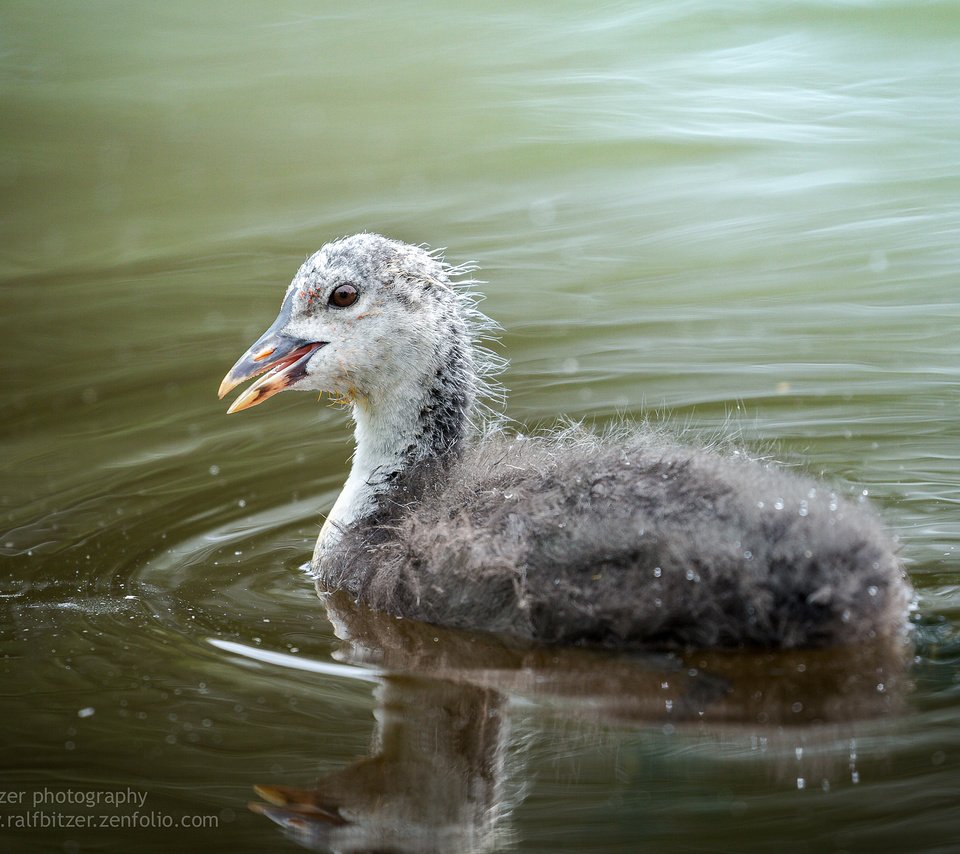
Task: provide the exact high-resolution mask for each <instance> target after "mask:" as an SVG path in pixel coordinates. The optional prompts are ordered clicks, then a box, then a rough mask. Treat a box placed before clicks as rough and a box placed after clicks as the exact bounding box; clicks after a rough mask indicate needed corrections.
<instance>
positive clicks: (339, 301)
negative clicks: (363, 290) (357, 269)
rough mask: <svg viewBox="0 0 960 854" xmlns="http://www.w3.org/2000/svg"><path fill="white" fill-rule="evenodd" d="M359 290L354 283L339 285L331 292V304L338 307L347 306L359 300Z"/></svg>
mask: <svg viewBox="0 0 960 854" xmlns="http://www.w3.org/2000/svg"><path fill="white" fill-rule="evenodd" d="M358 296H359V292H358V291H357V289H356V288H355V287H354V286H353V285H338V286H337V287H335V288H334V289H333V293H332V294H330V305H333V306H336V307H337V308H346V307H347V306H348V305H353V304H354V303H355V302H356V301H357V297H358Z"/></svg>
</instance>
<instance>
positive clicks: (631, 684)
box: [250, 593, 909, 854]
mask: <svg viewBox="0 0 960 854" xmlns="http://www.w3.org/2000/svg"><path fill="white" fill-rule="evenodd" d="M325 603H326V607H327V612H328V616H329V618H330V621H331V623H332V624H333V626H334V629H335V632H336V634H337V636H338V637H339V638H340V640H341V642H342V645H341V647H340V649H339V650H338V652H337V658H338V659H339V660H340V661H341V662H346V663H348V665H354V666H356V665H360V666H362V667H363V673H364V676H363V678H364V680H367V679H370V678H371V676H370V673H371V671H370V669H369V666H370V665H374V666H376V668H377V669H378V671H379V672H381V673H384V672H385V673H384V675H382V676H381V677H380V679H379V684H378V685H377V688H376V690H375V698H376V712H375V715H374V717H375V719H376V724H375V731H374V735H373V737H372V739H371V741H372V746H371V755H369V756H366V757H364V758H361V759H358V760H356V761H354V762H351V763H350V764H347V765H345V766H343V767H341V768H339V769H337V770H335V771H332V772H327V773H325V774H323V776H321V777H320V778H319V779H318V780H317V781H316V782H315V784H314V785H312V786H311V787H310V788H303V787H296V786H290V785H286V784H283V783H279V784H278V783H276V782H273V783H271V784H269V785H261V786H258V787H257V789H256V790H257V794H258V795H260V797H261V798H262V799H263V801H265V802H263V801H256V802H254V803H252V804H251V805H250V807H251V809H253V810H254V811H255V812H257V813H260V814H262V815H265V816H266V817H268V818H270V819H271V820H272V821H274V822H276V823H277V824H278V825H280V826H281V827H282V828H284V830H285V831H286V832H287V833H288V834H289V835H290V836H291V837H292V838H293V839H295V840H296V841H297V842H298V843H299V844H300V845H302V846H304V847H305V848H308V849H311V850H315V851H337V852H342V854H346V852H370V851H396V852H401V851H409V852H418V854H425V852H441V851H444V852H445V851H458V852H459V851H462V852H476V854H479V852H484V851H503V850H511V845H510V842H511V841H512V840H513V839H514V837H515V834H516V833H517V830H518V828H517V827H516V826H515V824H514V821H513V820H512V818H511V816H512V815H513V814H514V813H515V812H516V811H517V810H518V808H519V807H520V805H521V803H522V801H523V799H524V797H525V796H526V795H527V794H529V793H530V790H531V789H532V790H533V791H534V792H536V791H537V783H536V777H537V774H536V773H535V771H536V769H537V767H538V766H537V763H536V760H535V757H536V756H539V757H540V759H541V762H540V768H541V770H542V766H543V764H544V763H543V762H542V759H543V756H544V755H545V754H546V755H549V756H550V757H552V759H551V762H550V763H546V764H548V765H551V764H553V763H554V762H556V763H562V761H563V758H564V757H568V756H571V755H576V756H578V757H579V756H582V752H583V751H584V750H588V751H593V750H594V749H596V748H603V749H600V750H599V751H597V752H598V753H600V754H603V753H607V754H614V755H620V753H621V751H620V749H617V750H610V745H611V741H612V743H614V744H620V743H621V742H620V738H621V736H620V735H618V733H621V732H622V733H623V734H624V735H623V737H625V739H626V742H625V743H626V744H628V745H629V744H634V746H635V741H634V740H633V736H632V735H631V733H632V732H634V731H637V730H639V731H643V732H646V733H647V737H646V738H645V741H648V740H650V739H652V740H653V743H652V744H647V748H646V749H645V750H644V751H643V755H644V757H645V758H647V759H652V758H655V757H656V756H657V755H661V754H665V756H666V758H667V761H668V762H671V763H673V762H674V761H676V762H678V763H682V764H683V768H684V773H683V775H681V776H684V777H686V776H687V775H689V774H691V773H692V774H694V775H696V774H697V773H698V772H697V768H698V767H699V766H698V765H697V763H696V761H695V760H692V758H691V757H692V755H695V754H696V752H697V749H698V747H697V746H698V745H699V746H700V748H701V749H704V750H705V752H706V756H707V757H709V758H708V759H707V761H706V762H705V763H704V766H703V768H701V769H700V773H703V775H704V776H703V779H701V780H698V781H695V782H693V783H690V782H689V781H687V785H690V786H692V788H693V789H695V790H696V791H697V797H698V798H702V797H703V792H704V791H708V790H709V788H710V787H711V786H714V787H715V786H716V785H717V776H716V770H715V769H716V764H717V763H718V762H722V761H724V757H725V758H726V761H732V762H733V763H735V765H734V767H735V768H736V774H737V775H738V776H740V777H743V778H744V779H746V780H750V779H753V780H754V782H753V785H754V786H755V787H756V788H757V791H758V793H761V792H762V795H763V797H769V795H770V785H771V783H773V785H774V786H775V788H776V789H794V788H796V787H797V785H798V784H797V780H798V779H800V780H804V781H809V782H810V785H811V786H817V787H819V786H824V785H825V786H827V787H829V786H839V785H844V784H847V785H849V784H850V782H849V781H850V779H851V774H853V773H856V770H855V769H856V765H855V764H853V762H854V756H852V755H851V752H850V748H849V743H850V739H851V738H852V737H854V736H855V735H856V734H857V733H858V721H862V720H863V721H869V723H868V724H867V731H868V732H871V733H872V734H873V736H874V739H873V740H874V741H875V742H876V743H877V744H878V745H883V744H885V743H886V742H885V741H884V740H883V739H877V738H876V735H877V732H878V727H879V726H881V725H882V721H883V719H885V718H891V719H894V720H895V719H896V716H897V713H898V711H899V710H900V709H901V708H902V705H903V699H904V695H905V692H906V691H907V690H909V683H908V682H907V680H906V679H905V678H904V673H905V668H906V666H907V663H908V660H909V657H908V656H906V655H905V654H904V652H905V650H904V646H903V644H900V643H898V642H896V641H894V640H893V639H886V640H880V641H878V642H876V643H873V644H868V645H863V646H856V647H847V648H843V649H836V650H834V649H821V650H789V651H778V652H769V651H754V652H748V651H737V652H729V651H690V652H687V653H685V654H683V655H678V654H674V653H667V654H664V653H659V652H658V653H651V652H646V653H637V652H628V653H615V652H610V651H598V650H591V649H578V648H558V647H556V646H545V645H542V644H533V643H529V642H525V641H519V640H515V639H513V638H504V637H497V636H494V635H490V634H478V633H473V632H464V631H452V630H446V629H443V628H438V627H436V626H430V625H426V624H424V623H421V622H417V621H415V620H396V619H393V618H392V617H390V616H389V615H387V614H383V613H379V612H376V611H372V610H370V609H367V608H363V607H358V606H356V605H355V604H354V603H353V602H352V601H351V599H350V597H349V596H347V595H345V594H343V593H340V594H333V595H331V596H327V597H325ZM300 658H302V656H297V659H300ZM290 663H291V666H296V663H298V661H297V660H295V659H294V657H291V662H290ZM358 670H359V668H358ZM878 683H879V684H880V685H881V687H883V690H882V691H880V690H878ZM518 701H519V702H518ZM531 701H532V702H531ZM535 708H539V709H540V713H539V714H538V713H536V712H533V711H532V710H533V709H535ZM531 716H533V718H531ZM531 720H535V721H536V723H535V726H534V727H533V728H531ZM659 733H662V734H663V735H662V737H661V736H660V735H656V734H659ZM718 742H719V743H721V744H723V745H724V749H723V751H722V752H721V754H719V755H718V754H717V752H716V744H717V743H718ZM758 744H763V745H764V748H763V750H758V749H757V745H758ZM877 749H878V750H881V749H882V748H881V747H879V746H878V748H877ZM624 752H626V753H629V752H631V751H630V750H625V751H624ZM591 755H595V754H594V753H591ZM531 760H533V761H532V762H531ZM580 764H581V763H580V762H579V761H577V762H576V763H575V765H576V766H577V767H576V770H574V768H573V767H571V768H569V769H567V772H566V773H570V774H574V775H576V776H575V777H574V779H578V780H580V779H581V778H580V776H579V775H580V774H584V775H586V777H587V780H589V779H590V774H591V773H595V772H597V771H598V770H599V772H600V773H601V775H605V774H607V773H612V769H611V770H600V769H603V763H602V761H600V762H599V766H596V767H595V766H594V762H585V763H583V764H584V765H585V766H588V767H589V768H592V769H593V771H590V770H586V768H581V767H580ZM641 764H642V763H641ZM707 769H709V770H707ZM618 773H624V772H623V769H622V768H619V771H618ZM636 773H637V777H636V779H633V780H631V781H630V782H629V783H627V784H626V785H627V787H628V788H633V787H634V786H637V785H642V783H643V779H644V776H643V774H644V772H643V771H642V769H638V770H637V771H636ZM603 779H604V781H605V782H604V783H603V784H602V785H603V786H609V785H610V782H609V780H607V779H606V777H605V776H603ZM584 782H586V781H584ZM658 782H659V784H660V785H661V786H663V785H669V783H667V781H664V780H658ZM598 785H600V784H599V780H598ZM725 785H726V783H724V786H725ZM700 786H703V787H704V788H702V789H701V788H700ZM602 791H607V789H602ZM713 794H714V796H716V797H723V795H722V793H720V792H714V793H713ZM540 795H541V797H542V796H543V795H542V793H540ZM678 797H683V794H682V791H681V792H679V793H678ZM534 799H535V800H536V798H534ZM588 801H589V798H588ZM541 803H542V802H541ZM590 809H591V808H590V806H589V803H579V804H578V810H579V812H578V813H577V816H578V821H581V822H584V821H585V822H589V821H590V820H591V818H592V813H591V811H590ZM554 821H556V819H554Z"/></svg>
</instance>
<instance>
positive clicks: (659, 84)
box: [0, 0, 960, 852]
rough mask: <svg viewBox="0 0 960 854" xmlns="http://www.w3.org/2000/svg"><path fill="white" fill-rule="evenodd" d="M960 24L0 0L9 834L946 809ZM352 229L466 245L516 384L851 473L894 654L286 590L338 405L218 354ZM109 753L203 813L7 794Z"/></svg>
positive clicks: (759, 842) (341, 436)
mask: <svg viewBox="0 0 960 854" xmlns="http://www.w3.org/2000/svg"><path fill="white" fill-rule="evenodd" d="M958 56H960V7H958V6H957V5H956V4H955V3H949V2H941V3H936V2H934V3H922V4H921V3H907V2H903V0H901V2H875V3H866V2H865V3H855V2H842V3H827V2H813V0H805V2H795V3H781V2H757V3H736V2H726V3H724V2H713V3H707V2H703V0H692V1H691V2H687V3H676V2H660V3H619V4H586V3H583V4H572V3H568V4H554V3H533V4H511V3H498V2H487V3H474V4H469V5H467V6H465V7H464V8H459V9H458V8H455V7H454V6H452V5H450V4H442V3H430V2H424V3H420V4H416V5H414V4H390V5H388V4H373V3H359V4H334V3H308V2H296V1H295V0H294V1H293V2H282V3H248V4H231V3H206V4H194V3H184V2H173V3H164V4H149V3H142V2H135V3H114V2H88V3H83V4H77V3H57V2H50V3H45V4H36V3H26V2H12V0H7V2H5V3H4V4H3V6H2V8H0V103H2V124H0V199H2V204H0V234H2V237H0V300H2V302H0V305H2V315H0V324H2V330H0V331H2V339H3V341H4V345H5V346H4V372H3V392H2V400H3V418H2V422H0V431H2V441H3V445H2V459H3V480H2V494H0V501H2V507H0V512H2V515H0V528H2V532H0V553H2V555H3V560H2V566H3V572H2V576H0V597H2V603H3V616H2V646H3V658H2V660H0V673H2V683H0V689H2V690H0V697H2V698H0V712H2V720H3V738H2V740H0V745H2V748H0V758H2V762H0V769H2V772H0V773H2V780H0V797H2V798H4V799H5V803H0V818H2V819H3V824H2V825H0V844H2V847H3V849H4V850H5V851H6V850H8V851H51V850H53V851H59V850H63V851H86V850H97V851H101V850H104V851H118V852H125V851H130V850H137V851H168V850H171V847H172V846H179V847H180V848H183V849H185V850H194V849H196V850H204V851H237V850H240V851H247V850H251V851H252V850H271V851H296V850H300V849H299V847H298V843H297V840H298V839H299V841H300V842H301V843H304V844H309V845H313V846H314V847H316V848H318V849H319V850H327V849H328V848H335V849H336V850H344V851H347V850H370V849H371V848H373V847H375V843H376V842H377V840H378V839H379V840H380V843H381V849H383V848H386V847H390V846H391V845H392V846H394V847H395V848H401V847H406V849H407V850H414V851H421V850H429V849H430V847H431V845H432V847H433V848H434V849H435V850H449V851H469V850H473V851H484V850H489V851H498V850H516V851H525V852H526V851H543V852H552V851H562V850H570V851H604V852H607V851H609V852H618V851H658V852H659V851H669V850H684V851H701V850H710V851H723V852H743V851H756V852H762V851H769V850H780V851H784V852H793V851H797V852H800V851H808V850H810V851H812V850H816V851H871V852H873V851H906V850H910V851H947V850H951V849H953V848H955V847H956V845H957V844H958V838H960V807H958V804H960V730H958V728H957V725H956V721H957V716H958V712H960V666H958V665H960V572H958V570H960V476H958V463H960V426H958V425H960V397H958V380H960V334H958V330H960V63H958V61H957V57H958ZM362 229H367V230H374V231H380V232H383V233H385V234H388V235H391V236H394V237H398V238H401V239H405V240H408V241H411V242H426V243H429V244H431V245H433V246H445V247H447V251H448V257H449V258H450V260H452V261H455V262H460V261H466V260H473V261H476V262H477V263H478V264H479V265H480V266H481V268H482V272H481V277H482V278H483V279H484V280H485V281H486V282H487V283H488V284H486V285H485V286H484V288H483V290H484V292H485V293H486V295H487V300H486V302H485V303H484V308H485V310H486V311H487V312H488V313H489V314H490V315H491V316H492V317H494V318H495V319H496V320H497V321H499V322H500V323H501V324H502V325H503V327H504V328H505V332H504V334H503V336H502V340H501V345H500V347H499V351H500V352H501V353H502V354H503V355H505V356H507V357H509V359H510V367H509V369H508V371H507V372H506V375H505V377H504V382H505V384H506V385H507V387H508V388H509V389H510V391H511V394H510V399H509V403H508V407H507V411H508V413H509V414H510V415H511V416H512V417H513V418H515V419H517V420H518V421H520V422H521V423H523V424H525V425H528V426H530V427H533V426H536V425H542V424H550V423H553V422H554V421H555V420H556V419H557V417H558V416H560V415H561V414H565V415H569V416H571V417H573V418H586V419H589V420H593V421H596V422H597V423H598V424H602V423H605V422H607V421H609V420H610V419H611V418H616V417H619V416H622V415H625V416H627V417H635V416H640V415H642V414H644V413H651V412H654V411H661V412H665V413H667V414H668V417H669V418H670V419H671V420H672V421H673V422H674V423H678V424H681V425H687V424H688V425H690V426H691V427H692V428H694V429H695V430H696V431H699V432H701V433H702V434H705V435H711V434H715V433H716V432H717V431H718V430H719V431H722V432H724V433H737V434H739V435H740V436H741V437H742V438H743V440H744V441H745V442H746V443H747V444H748V445H750V446H752V447H754V448H757V449H761V450H766V451H769V450H770V448H771V447H772V448H773V452H774V453H775V455H776V456H778V457H779V458H780V459H782V460H784V461H785V462H786V463H788V464H796V465H800V466H802V467H804V468H805V469H806V470H808V471H811V472H813V473H814V474H817V475H822V476H823V477H825V478H827V479H828V480H830V481H831V482H832V483H834V484H837V485H839V487H840V488H841V489H844V490H850V491H853V492H856V493H859V492H861V491H863V490H867V491H868V493H869V497H870V500H871V501H872V502H873V504H874V506H875V507H876V508H877V509H878V511H879V512H880V513H881V514H882V515H883V517H884V519H885V520H886V522H887V523H888V525H889V526H890V528H891V529H892V530H893V531H894V532H895V533H896V534H897V535H898V536H899V538H900V540H901V543H902V546H903V554H904V557H905V559H906V561H907V563H908V567H909V570H910V574H911V577H912V579H913V582H914V585H915V587H916V589H917V592H918V612H917V616H916V620H917V649H916V657H915V659H914V660H913V661H912V662H908V663H907V669H906V670H905V671H903V670H902V669H901V667H900V664H899V663H898V662H896V661H889V660H885V659H883V658H879V659H878V657H877V655H875V654H873V653H872V652H871V651H857V652H856V653H851V654H849V655H848V656H840V657H836V656H831V655H813V654H809V655H801V656H793V657H768V656H763V655H740V656H719V657H716V656H706V657H705V656H701V655H699V654H692V655H691V656H688V657H687V658H685V659H684V660H679V659H676V658H664V657H657V656H653V657H636V656H634V657H628V658H624V657H620V656H615V655H612V654H590V653H586V652H561V651H557V652H556V653H554V652H553V651H538V650H518V649H513V648H511V647H509V646H504V645H502V644H500V643H499V642H495V641H492V640H490V639H485V638H474V637H464V636H462V635H458V634H456V633H446V632H441V631H439V630H433V629H430V628H426V629H424V628H423V627H418V626H413V625H410V626H397V625H395V624H393V623H390V622H383V621H378V620H377V619H376V618H375V617H373V616H372V615H364V614H357V613H352V612H351V611H350V609H349V607H348V606H346V605H343V604H342V603H340V604H334V603H331V604H330V606H329V607H330V611H329V614H328V611H327V608H325V607H324V604H323V603H321V602H320V601H318V599H317V597H316V595H315V593H314V591H313V588H312V584H311V582H310V580H309V579H308V578H307V577H306V576H305V575H304V574H303V573H302V572H301V571H300V570H299V568H298V567H299V566H300V565H301V564H302V563H303V562H304V561H305V560H307V559H308V557H309V553H310V550H311V548H312V544H313V540H314V539H315V536H316V533H317V531H318V529H319V524H320V514H321V513H322V512H324V511H325V510H326V509H328V508H329V507H330V505H331V503H332V501H333V499H334V497H335V495H336V491H337V489H338V488H339V485H340V484H341V483H342V480H343V478H344V476H345V472H346V466H347V459H348V456H349V452H350V446H349V430H348V425H347V422H346V419H345V416H344V414H343V413H342V412H340V411H338V410H336V409H333V408H329V407H327V406H326V405H319V406H318V405H317V403H316V401H315V400H314V399H313V398H312V397H310V396H309V395H296V394H287V395H282V396H280V397H279V398H277V399H274V400H271V401H269V403H267V404H265V405H264V406H262V407H258V408H257V409H256V410H253V411H251V412H247V413H242V414H239V415H235V416H230V417H229V418H228V417H226V416H225V414H224V412H225V409H226V406H225V404H224V403H221V402H218V401H217V399H216V388H217V385H218V384H219V382H220V379H221V378H222V376H223V374H224V373H225V372H226V370H227V369H228V368H229V367H230V365H231V364H232V363H233V362H234V360H235V359H236V358H237V356H239V355H240V353H242V352H243V351H244V350H245V349H246V347H247V346H248V345H249V344H250V343H251V342H252V341H253V340H254V339H255V337H256V336H257V335H259V334H260V332H262V331H263V329H264V328H265V327H266V326H267V325H268V324H269V323H270V322H271V321H272V319H273V317H274V315H275V312H276V309H277V307H278V305H279V301H280V297H281V295H282V292H283V289H284V287H285V286H286V284H287V283H288V282H289V279H290V277H291V276H292V274H293V273H294V271H295V270H296V268H297V266H298V265H299V263H300V262H301V261H302V260H303V258H304V257H305V256H306V255H307V254H309V253H310V252H312V251H313V250H315V249H316V248H317V247H318V246H319V245H320V244H321V243H323V242H324V241H326V240H329V239H332V238H335V237H338V236H341V235H343V234H347V233H352V232H354V231H358V230H362ZM335 629H336V630H335ZM878 668H879V669H878ZM664 685H667V687H666V688H664V687H663V686H664ZM375 755H377V756H379V759H376V760H373V761H372V764H371V763H370V762H367V763H361V764H360V765H356V764H354V763H355V762H356V760H357V757H363V756H375ZM370 768H376V769H379V770H378V773H379V774H380V776H379V777H377V779H376V780H374V781H371V780H370V779H368V777H369V775H370V773H371V772H370ZM331 775H333V776H332V777H331ZM338 775H339V776H338ZM364 775H367V776H366V777H365V776H364ZM374 776H376V775H374ZM331 780H334V781H336V785H334V783H331ZM318 781H319V783H318ZM255 784H264V785H268V786H275V787H276V786H292V787H297V788H300V789H305V790H315V789H319V790H324V791H326V792H327V797H328V798H329V797H333V796H332V795H330V794H329V791H330V787H331V786H333V788H334V789H337V793H338V796H339V797H340V798H341V800H342V802H343V803H347V802H349V803H350V804H352V806H351V809H352V810H353V812H351V813H350V815H351V816H352V819H353V823H352V824H351V825H347V826H346V827H347V830H344V829H343V827H342V826H339V827H338V826H333V827H332V829H331V825H329V824H326V823H324V822H322V821H316V820H314V821H306V822H304V821H301V822H300V823H299V824H290V823H289V821H288V819H289V816H286V815H283V814H278V813H274V814H272V815H263V814H259V813H257V812H254V811H251V810H249V809H248V808H247V802H248V801H255V802H261V803H263V802H262V801H261V799H260V798H259V797H258V796H257V795H256V794H255V793H254V791H253V789H252V786H254V785H255ZM337 787H339V788H337ZM127 789H132V790H134V791H135V792H136V793H137V794H138V796H140V797H142V800H143V807H142V808H141V812H144V813H150V812H155V813H161V814H163V815H165V816H167V817H171V818H172V819H173V820H176V821H177V822H180V821H181V819H183V818H190V817H196V816H199V817H204V816H212V817H215V819H216V824H217V826H216V827H215V828H211V827H206V828H197V827H189V828H185V827H176V828H156V827H154V828H150V827H141V826H135V827H126V828H124V827H112V828H111V827H91V828H77V827H59V828H54V827H50V826H47V827H43V826H37V825H36V823H37V822H42V821H43V819H42V818H36V817H35V819H34V821H35V824H34V826H30V827H24V826H20V827H16V826H14V825H13V824H11V821H14V820H15V819H16V817H17V816H20V817H21V818H22V817H23V815H24V814H25V813H27V812H30V807H31V804H32V802H33V800H34V799H36V798H41V799H42V797H44V796H45V793H50V798H54V797H55V796H56V795H57V793H60V794H61V797H65V796H66V794H69V793H94V792H100V793H104V792H116V791H120V790H124V791H125V790H127ZM17 797H20V798H21V801H20V802H19V803H18V802H16V798H17ZM300 797H306V796H303V795H301V796H300ZM317 797H319V796H317ZM11 801H13V803H11ZM134 811H135V808H134V807H131V806H129V805H122V806H121V805H112V806H111V805H104V804H100V805H98V806H95V807H88V806H85V805H76V804H74V805H61V806H57V805H56V804H55V803H53V802H51V801H47V802H41V803H40V804H39V806H38V807H37V810H36V811H35V812H37V813H38V814H39V815H41V816H47V819H46V820H47V822H48V825H49V822H50V821H52V819H51V818H50V817H51V816H53V815H54V814H55V813H57V812H59V813H62V814H64V815H68V816H80V817H84V816H99V817H106V819H111V818H113V819H119V818H124V817H126V819H127V820H128V822H129V821H132V819H131V818H130V817H131V816H132V815H133V813H134ZM271 817H272V818H273V819H274V821H271V820H270V819H271ZM277 822H280V823H281V824H283V823H286V826H287V827H288V828H290V829H291V834H290V835H287V834H285V833H284V832H283V830H282V829H281V827H280V826H279V825H278V823H277ZM398 827H399V828H401V830H398V829H397V828H398ZM350 828H353V830H351V829H350ZM357 828H360V829H361V830H357ZM364 828H365V830H363V829H364ZM388 828H392V830H389V829H388ZM350 833H355V835H354V836H350ZM363 833H367V834H368V836H363ZM337 834H340V835H339V836H338V835H337ZM378 834H379V835H378ZM391 834H392V835H391ZM371 840H372V841H371ZM384 840H386V842H384ZM325 846H326V847H325Z"/></svg>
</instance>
